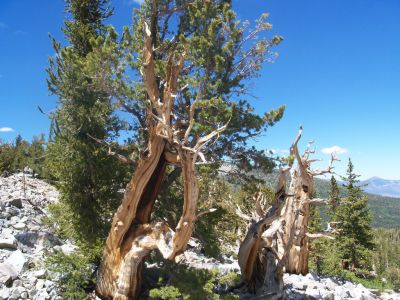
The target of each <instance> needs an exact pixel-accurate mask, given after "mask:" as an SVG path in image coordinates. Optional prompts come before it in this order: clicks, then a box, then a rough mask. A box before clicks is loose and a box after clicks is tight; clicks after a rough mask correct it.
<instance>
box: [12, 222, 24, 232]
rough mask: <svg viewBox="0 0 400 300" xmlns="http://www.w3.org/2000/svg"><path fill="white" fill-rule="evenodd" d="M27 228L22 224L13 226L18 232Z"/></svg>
mask: <svg viewBox="0 0 400 300" xmlns="http://www.w3.org/2000/svg"><path fill="white" fill-rule="evenodd" d="M25 226H26V224H25V223H22V222H18V223H17V224H14V225H13V227H14V228H15V229H17V230H22V229H24V228H25Z"/></svg>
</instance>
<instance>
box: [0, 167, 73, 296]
mask: <svg viewBox="0 0 400 300" xmlns="http://www.w3.org/2000/svg"><path fill="white" fill-rule="evenodd" d="M57 197H58V193H57V191H56V190H55V188H53V187H52V186H51V185H49V184H47V183H45V182H43V181H41V180H38V179H35V178H32V177H31V176H29V175H28V174H26V175H24V174H22V173H20V174H15V175H12V176H9V177H0V229H1V231H0V300H5V299H8V300H16V299H35V300H45V299H61V298H60V297H59V296H58V295H57V286H56V284H55V283H54V282H53V281H51V280H49V279H48V278H49V276H48V274H47V271H46V268H45V266H44V262H43V261H44V259H43V258H44V256H45V255H46V254H48V253H50V252H53V251H64V252H69V251H71V250H72V249H73V246H72V245H71V244H69V243H65V242H63V241H61V240H60V239H59V238H57V237H56V236H55V235H54V234H52V232H51V230H50V228H48V226H46V225H45V224H43V221H42V218H43V217H44V216H45V215H46V210H45V209H46V206H47V204H49V203H51V202H54V201H56V200H57Z"/></svg>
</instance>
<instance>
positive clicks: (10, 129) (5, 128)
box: [0, 127, 14, 132]
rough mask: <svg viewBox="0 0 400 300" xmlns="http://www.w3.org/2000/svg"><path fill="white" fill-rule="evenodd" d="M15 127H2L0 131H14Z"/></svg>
mask: <svg viewBox="0 0 400 300" xmlns="http://www.w3.org/2000/svg"><path fill="white" fill-rule="evenodd" d="M13 131H14V129H12V128H10V127H0V132H13Z"/></svg>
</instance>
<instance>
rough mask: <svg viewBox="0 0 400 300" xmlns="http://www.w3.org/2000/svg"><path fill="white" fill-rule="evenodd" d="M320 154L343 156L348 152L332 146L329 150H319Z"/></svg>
mask: <svg viewBox="0 0 400 300" xmlns="http://www.w3.org/2000/svg"><path fill="white" fill-rule="evenodd" d="M321 152H322V153H325V154H332V153H336V154H345V153H347V152H349V150H347V149H346V148H343V147H340V146H332V147H329V148H323V149H321Z"/></svg>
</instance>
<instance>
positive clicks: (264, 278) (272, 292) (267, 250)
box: [238, 169, 289, 299]
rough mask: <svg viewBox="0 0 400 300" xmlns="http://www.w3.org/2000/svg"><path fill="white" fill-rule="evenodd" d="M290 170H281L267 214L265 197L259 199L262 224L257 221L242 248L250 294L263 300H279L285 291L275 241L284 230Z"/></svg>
mask: <svg viewBox="0 0 400 300" xmlns="http://www.w3.org/2000/svg"><path fill="white" fill-rule="evenodd" d="M288 170H289V169H285V170H281V172H280V177H279V182H278V185H277V188H276V192H275V199H274V203H273V204H272V206H271V207H270V208H269V209H268V211H267V212H265V213H264V212H262V211H261V210H260V207H261V205H260V200H261V199H262V197H263V195H262V194H258V195H256V197H255V200H256V207H259V208H258V209H257V211H258V215H259V218H260V220H259V221H257V222H255V221H253V224H251V225H250V228H249V229H248V231H247V234H246V237H245V239H244V241H243V242H242V244H241V245H240V248H239V255H238V256H239V266H240V269H241V272H242V279H243V281H244V283H245V286H246V290H247V291H249V292H250V293H253V294H257V295H259V296H260V297H262V299H279V298H280V297H281V292H282V289H283V272H282V270H279V269H278V266H277V252H276V250H277V245H276V242H275V241H274V240H275V239H273V237H274V236H275V235H276V232H277V231H278V230H279V228H280V227H281V221H280V220H279V216H280V211H281V209H282V205H283V203H284V201H285V196H286V193H285V177H286V173H287V171H288ZM280 269H282V267H280Z"/></svg>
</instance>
